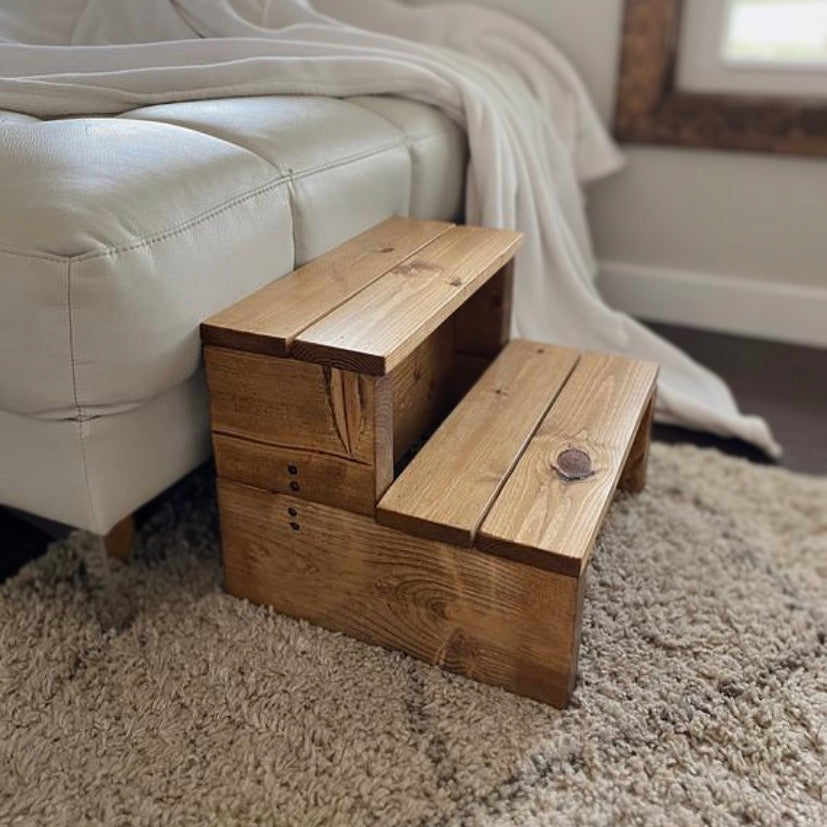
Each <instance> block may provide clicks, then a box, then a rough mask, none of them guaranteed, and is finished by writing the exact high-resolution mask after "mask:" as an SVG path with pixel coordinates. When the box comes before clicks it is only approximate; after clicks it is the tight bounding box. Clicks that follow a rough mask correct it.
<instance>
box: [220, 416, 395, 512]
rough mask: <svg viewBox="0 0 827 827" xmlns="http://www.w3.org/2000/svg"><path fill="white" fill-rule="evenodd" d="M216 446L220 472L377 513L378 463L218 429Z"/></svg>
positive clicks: (283, 491) (272, 488)
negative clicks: (364, 461)
mask: <svg viewBox="0 0 827 827" xmlns="http://www.w3.org/2000/svg"><path fill="white" fill-rule="evenodd" d="M213 446H214V448H215V464H216V470H217V472H218V476H219V477H223V478H224V479H228V480H235V481H236V482H243V483H246V484H248V485H255V486H257V487H258V488H262V489H265V490H267V491H276V492H278V493H280V494H289V495H291V496H293V497H299V498H300V499H308V500H315V501H317V502H321V503H326V504H327V505H333V506H336V507H337V508H344V509H348V510H350V511H358V512H359V513H361V514H370V515H373V513H374V507H375V504H376V496H377V490H376V489H377V483H376V480H377V476H381V475H377V473H376V469H375V468H374V467H373V466H372V465H366V464H364V463H362V462H354V461H353V460H349V459H345V458H344V457H338V456H334V455H333V454H319V453H316V452H314V451H307V450H298V449H295V448H288V447H284V446H281V445H268V444H266V443H263V442H253V441H252V440H249V439H241V438H239V437H235V436H229V435H227V434H218V433H217V434H213ZM385 487H387V485H385ZM382 490H384V489H382Z"/></svg>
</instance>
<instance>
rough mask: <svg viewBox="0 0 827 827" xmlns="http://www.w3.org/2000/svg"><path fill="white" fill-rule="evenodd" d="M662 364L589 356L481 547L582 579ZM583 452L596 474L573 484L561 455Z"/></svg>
mask: <svg viewBox="0 0 827 827" xmlns="http://www.w3.org/2000/svg"><path fill="white" fill-rule="evenodd" d="M656 377H657V366H656V365H654V364H652V363H649V362H640V361H635V360H631V359H625V358H623V357H620V356H609V355H606V354H595V353H587V354H584V355H583V356H582V357H581V359H580V361H579V362H578V364H577V367H576V368H575V369H574V371H573V372H572V374H571V376H570V377H569V380H568V382H567V383H566V385H565V387H564V388H563V389H562V390H561V391H560V393H559V395H558V396H557V399H556V400H555V402H554V404H553V405H552V406H551V408H550V410H549V411H548V413H547V414H546V416H545V417H544V419H543V421H542V423H541V424H540V427H539V428H538V430H537V432H536V434H535V435H534V437H533V439H532V440H531V442H530V443H529V445H528V447H527V448H526V450H525V451H524V453H523V455H522V457H521V458H520V460H519V462H518V463H517V465H516V467H515V468H514V470H513V472H512V473H511V476H510V477H509V478H508V481H507V482H506V483H505V485H504V486H503V489H502V491H501V492H500V494H499V496H498V497H497V499H496V501H495V502H494V504H493V506H492V507H491V509H490V511H489V512H488V516H487V517H486V518H485V520H484V521H483V523H482V526H481V527H480V530H479V532H478V534H477V539H476V545H477V547H479V548H481V549H484V550H485V551H488V552H491V553H492V554H499V555H504V556H506V557H509V558H511V559H516V560H522V561H523V562H527V563H530V564H532V565H535V566H540V567H542V568H544V569H548V570H552V571H560V572H563V573H567V574H571V575H578V574H580V573H581V572H582V571H583V570H584V569H585V567H586V564H587V562H588V558H589V555H590V553H591V549H592V545H593V543H594V538H595V536H596V534H597V530H598V528H599V527H600V524H601V522H602V520H603V517H604V515H605V512H606V509H607V508H608V506H609V503H610V501H611V497H612V494H613V492H614V490H615V487H616V485H617V482H618V479H619V477H620V474H621V471H622V470H623V467H624V465H625V463H626V459H627V456H628V454H629V450H630V447H631V445H632V442H633V439H634V437H635V434H636V433H637V431H638V427H639V425H640V422H641V420H642V417H643V415H644V412H645V411H646V407H647V404H648V402H649V400H650V398H651V396H652V392H653V390H654V387H655V380H656ZM570 448H576V449H579V450H581V451H584V452H585V453H586V454H587V455H588V457H589V458H590V463H591V468H592V471H593V473H592V474H591V475H590V476H587V477H586V478H585V479H576V480H567V479H565V478H564V477H563V476H562V475H561V474H560V473H558V471H557V470H555V465H559V463H560V460H559V455H560V453H561V452H562V451H564V450H567V449H570Z"/></svg>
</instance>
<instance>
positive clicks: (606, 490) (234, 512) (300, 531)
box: [218, 341, 657, 706]
mask: <svg viewBox="0 0 827 827" xmlns="http://www.w3.org/2000/svg"><path fill="white" fill-rule="evenodd" d="M656 376H657V367H656V366H655V365H652V364H650V363H647V362H639V361H635V360H631V359H626V358H623V357H618V356H608V355H605V354H590V353H587V354H580V353H579V352H577V351H574V350H570V349H566V348H559V347H554V346H551V345H541V344H537V343H532V342H525V341H515V342H511V343H510V344H509V345H508V346H507V347H506V348H505V349H504V350H503V351H502V352H501V353H500V355H499V356H498V357H497V358H496V359H495V360H494V362H493V363H492V364H491V366H490V367H489V368H488V370H487V371H486V372H485V373H484V374H483V376H482V377H481V378H480V380H479V381H478V382H477V384H476V385H475V386H474V387H473V388H472V389H471V390H470V391H469V393H468V394H467V395H466V396H465V397H464V399H463V400H462V401H461V402H460V403H459V405H457V407H456V408H455V409H454V411H453V412H452V413H451V414H450V415H449V417H448V418H447V419H446V420H445V421H444V422H443V424H442V425H441V426H440V428H439V429H438V430H437V432H436V433H435V434H434V435H433V436H432V438H431V439H430V440H429V441H428V442H427V443H426V444H425V446H423V448H422V449H421V450H420V452H419V453H418V454H417V455H416V456H415V457H414V458H413V460H412V461H411V463H410V465H408V467H407V468H406V469H405V470H404V471H403V473H402V474H401V476H400V477H399V479H397V480H396V481H395V482H394V483H393V484H392V485H391V486H390V488H389V489H388V491H387V492H386V493H385V495H384V497H383V498H382V500H381V502H380V503H379V504H378V507H377V512H376V518H377V520H378V522H377V520H374V518H373V517H372V516H370V515H364V514H356V513H352V512H349V511H344V510H341V509H339V508H336V507H334V506H332V505H322V504H320V503H316V502H311V501H308V500H304V499H298V498H295V497H290V496H288V495H285V494H279V493H275V492H272V491H266V490H263V489H260V488H256V487H254V486H250V485H247V484H245V483H241V482H235V481H230V480H226V479H223V478H219V480H218V493H219V508H220V517H221V532H222V544H223V554H224V566H225V582H226V586H227V589H228V590H229V591H230V592H232V593H233V594H235V595H237V596H239V597H246V598H248V599H250V600H253V601H255V602H259V603H266V604H269V605H271V606H274V607H275V608H276V609H278V610H279V611H281V612H284V613H285V614H288V615H292V616H294V617H299V618H304V619H306V620H308V621H310V622H312V623H315V624H317V625H320V626H323V627H325V628H328V629H332V630H335V631H340V632H344V633H346V634H348V635H351V636H353V637H357V638H360V639H361V640H365V641H368V642H370V643H375V644H380V645H383V646H387V647H390V648H394V649H401V650H402V651H405V652H408V653H409V654H412V655H415V656H416V657H419V658H422V659H424V660H426V661H428V662H429V663H433V664H437V665H439V666H442V667H444V668H446V669H450V670H453V671H456V672H460V673H461V674H463V675H466V676H468V677H470V678H475V679H476V680H480V681H483V682H486V683H491V684H494V685H497V686H501V687H504V688H505V689H508V690H510V691H512V692H515V693H517V694H521V695H526V696H528V697H531V698H535V699H536V700H539V701H544V702H546V703H550V704H553V705H555V706H565V704H566V702H567V700H568V697H569V694H570V692H571V689H572V686H573V684H574V679H575V676H576V671H577V652H578V647H579V638H580V618H581V612H582V603H583V593H584V588H585V578H586V571H587V566H588V561H589V557H590V554H591V550H592V547H593V544H594V538H595V536H596V534H597V531H598V530H599V528H600V525H601V523H602V520H603V517H604V515H605V513H606V509H607V508H608V505H609V502H610V500H611V497H612V495H613V493H614V491H615V488H616V487H618V485H620V486H621V487H624V488H627V489H628V490H640V488H641V487H642V485H643V480H644V471H645V463H646V455H647V448H648V438H649V427H650V418H651V411H652V402H653V394H654V388H655V379H656Z"/></svg>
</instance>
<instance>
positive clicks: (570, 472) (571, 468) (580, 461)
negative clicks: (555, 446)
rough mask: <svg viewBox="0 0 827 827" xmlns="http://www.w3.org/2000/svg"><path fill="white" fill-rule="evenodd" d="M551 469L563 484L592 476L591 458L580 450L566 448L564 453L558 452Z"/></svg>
mask: <svg viewBox="0 0 827 827" xmlns="http://www.w3.org/2000/svg"><path fill="white" fill-rule="evenodd" d="M551 467H552V468H553V469H554V470H555V471H556V472H557V476H558V477H560V479H561V480H564V481H565V482H572V481H573V480H584V479H586V478H587V477H590V476H591V475H592V474H594V471H593V470H592V458H591V457H590V456H589V455H588V454H587V453H586V452H585V451H583V450H581V449H580V448H566V449H565V451H560V453H559V454H557V459H556V460H555V461H554V462H553V463H552V464H551Z"/></svg>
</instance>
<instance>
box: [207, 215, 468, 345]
mask: <svg viewBox="0 0 827 827" xmlns="http://www.w3.org/2000/svg"><path fill="white" fill-rule="evenodd" d="M452 226H453V225H452V224H448V223H445V222H442V221H420V220H418V219H413V218H389V219H387V220H386V221H383V222H382V223H381V224H378V225H377V226H375V227H373V228H372V229H370V230H368V231H367V232H364V233H362V234H361V235H358V236H356V237H355V238H352V239H350V240H349V241H347V242H345V243H344V244H342V245H340V246H339V247H336V248H335V249H334V250H331V251H330V252H329V253H326V254H325V255H322V256H320V257H319V258H317V259H314V260H313V261H311V262H309V263H308V264H305V265H304V266H303V267H300V268H299V269H297V270H295V271H294V272H292V273H290V274H288V275H286V276H284V277H282V278H279V279H277V280H276V281H273V282H271V283H270V284H268V285H266V286H264V287H262V288H261V289H260V290H257V291H256V292H255V293H252V294H251V295H249V296H247V297H246V298H244V299H242V300H241V301H240V302H238V303H236V304H234V305H232V306H231V307H229V308H227V309H226V310H223V311H221V312H220V313H217V314H216V315H214V316H213V317H212V318H210V319H208V320H207V321H206V322H204V323H203V324H202V325H201V339H202V341H203V342H204V343H205V344H213V345H222V346H223V347H229V348H237V349H240V350H252V351H257V352H259V353H269V354H272V355H274V356H287V355H288V353H289V351H290V346H291V344H292V342H293V340H294V339H295V338H296V336H297V335H298V334H299V333H300V332H301V331H302V330H304V328H306V327H308V326H310V325H312V324H313V322H315V321H316V320H318V319H320V318H321V317H322V316H324V315H325V314H326V313H328V312H330V311H331V310H333V309H334V308H336V307H338V306H339V305H340V304H342V303H344V302H346V301H347V300H348V299H349V298H351V296H354V295H355V294H356V293H358V292H359V291H360V290H362V289H364V288H365V287H367V286H368V285H369V284H371V283H372V282H373V281H375V280H376V279H378V278H380V277H381V276H382V275H383V274H384V273H386V272H387V271H388V270H391V269H393V268H394V267H396V266H397V265H398V264H400V263H401V262H403V261H405V259H407V258H409V257H410V256H412V255H414V254H415V253H416V252H417V251H419V250H420V249H421V248H422V247H424V246H425V245H426V244H428V243H429V242H431V241H433V240H434V239H435V238H438V237H439V236H440V235H441V234H442V233H444V232H446V231H447V230H448V229H450V228H451V227H452Z"/></svg>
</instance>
